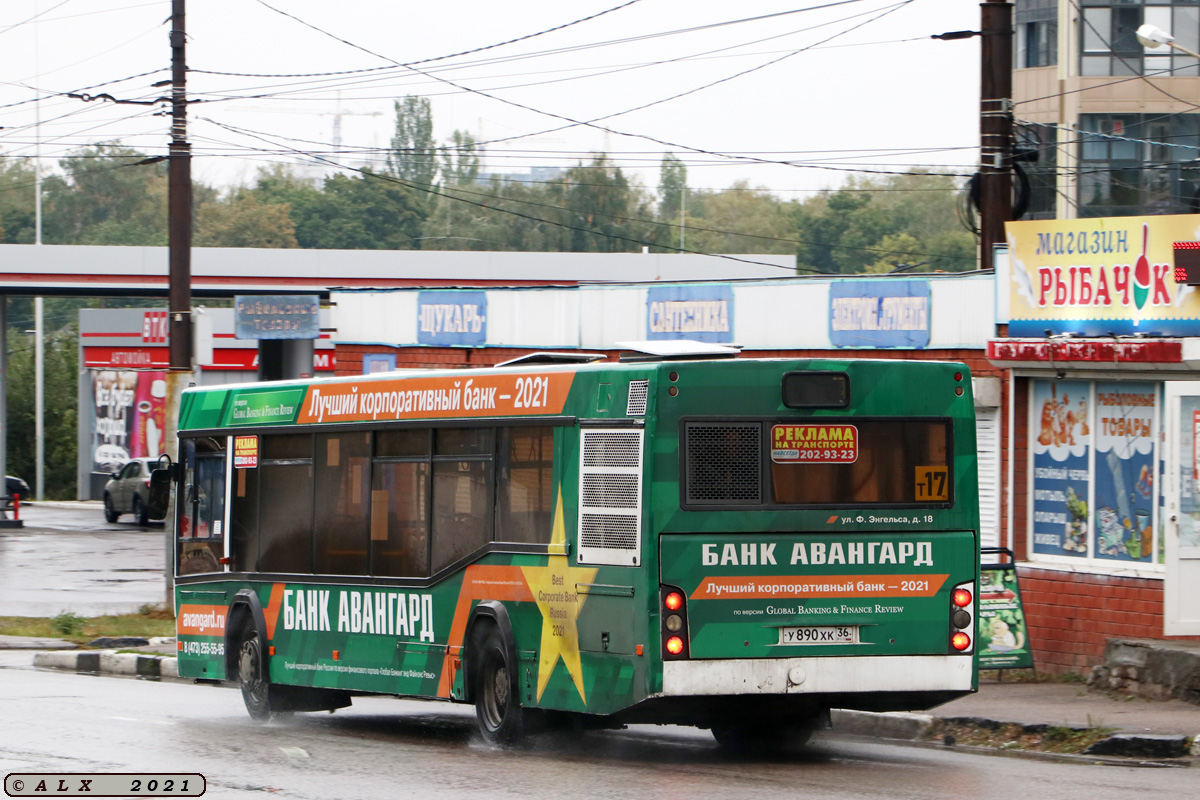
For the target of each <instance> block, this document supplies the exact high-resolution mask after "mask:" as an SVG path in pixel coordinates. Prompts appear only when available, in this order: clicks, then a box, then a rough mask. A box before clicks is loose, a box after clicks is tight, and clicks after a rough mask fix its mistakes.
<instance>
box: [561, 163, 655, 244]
mask: <svg viewBox="0 0 1200 800" xmlns="http://www.w3.org/2000/svg"><path fill="white" fill-rule="evenodd" d="M566 185H567V194H566V201H567V208H568V209H570V211H571V214H570V215H569V216H568V221H569V222H568V224H570V225H572V226H573V228H574V229H573V230H572V231H571V247H570V250H571V251H572V252H575V253H627V252H630V251H636V250H637V249H638V248H639V247H640V245H639V242H645V241H648V240H652V239H654V238H655V237H656V235H657V231H656V229H654V226H650V225H647V224H645V223H642V222H639V221H638V219H635V218H642V219H645V218H647V217H649V216H650V210H649V208H648V203H647V202H646V198H645V195H644V193H642V192H640V191H638V190H636V189H634V188H633V187H631V186H630V185H629V180H628V179H627V178H626V177H625V174H624V173H623V172H622V171H621V169H620V167H614V166H612V164H611V163H610V162H609V160H608V157H607V156H606V155H604V154H597V155H595V156H594V157H593V158H592V163H591V164H589V165H587V166H586V167H585V166H583V165H582V164H581V165H579V166H576V167H572V168H571V169H569V170H567V174H566ZM622 237H624V238H622ZM628 239H634V240H636V241H628Z"/></svg>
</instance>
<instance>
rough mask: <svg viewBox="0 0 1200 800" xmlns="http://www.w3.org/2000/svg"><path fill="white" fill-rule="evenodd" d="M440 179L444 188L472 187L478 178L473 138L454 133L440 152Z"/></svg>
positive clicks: (463, 133)
mask: <svg viewBox="0 0 1200 800" xmlns="http://www.w3.org/2000/svg"><path fill="white" fill-rule="evenodd" d="M442 178H443V182H444V183H445V185H446V186H472V185H474V183H475V181H476V180H478V178H479V152H478V151H477V150H476V149H475V137H474V136H472V135H471V134H469V133H467V132H466V131H455V132H454V133H452V134H451V135H450V141H449V142H448V143H447V145H446V148H445V149H444V150H443V151H442Z"/></svg>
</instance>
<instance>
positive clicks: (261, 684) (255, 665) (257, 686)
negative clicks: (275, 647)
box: [238, 628, 275, 722]
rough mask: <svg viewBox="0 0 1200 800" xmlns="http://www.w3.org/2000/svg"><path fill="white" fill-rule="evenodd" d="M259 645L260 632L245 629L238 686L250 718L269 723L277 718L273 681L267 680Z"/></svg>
mask: <svg viewBox="0 0 1200 800" xmlns="http://www.w3.org/2000/svg"><path fill="white" fill-rule="evenodd" d="M264 664H265V662H264V659H263V654H262V645H261V644H260V643H259V638H258V631H255V630H253V629H249V628H247V629H245V630H244V631H243V634H242V644H241V647H240V648H239V650H238V685H239V686H240V687H241V689H242V702H244V703H245V704H246V711H247V712H249V714H250V718H251V719H254V720H258V721H259V722H268V721H270V719H271V718H272V717H273V716H275V715H274V713H272V711H271V701H270V689H271V681H270V680H269V679H268V678H267V675H266V670H265V666H264Z"/></svg>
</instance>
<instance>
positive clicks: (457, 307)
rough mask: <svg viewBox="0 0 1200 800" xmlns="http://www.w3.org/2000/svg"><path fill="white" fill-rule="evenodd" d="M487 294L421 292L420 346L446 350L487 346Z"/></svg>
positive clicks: (418, 301) (418, 334) (418, 303)
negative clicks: (435, 346)
mask: <svg viewBox="0 0 1200 800" xmlns="http://www.w3.org/2000/svg"><path fill="white" fill-rule="evenodd" d="M487 313H488V310H487V293H486V292H419V293H418V294H417V342H418V343H419V344H429V345H440V346H442V347H450V346H459V347H463V346H467V347H482V346H483V345H485V344H487Z"/></svg>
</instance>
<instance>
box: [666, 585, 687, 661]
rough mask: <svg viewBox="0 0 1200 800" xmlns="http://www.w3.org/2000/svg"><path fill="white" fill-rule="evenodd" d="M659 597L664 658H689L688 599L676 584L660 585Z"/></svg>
mask: <svg viewBox="0 0 1200 800" xmlns="http://www.w3.org/2000/svg"><path fill="white" fill-rule="evenodd" d="M659 599H660V600H661V602H662V607H661V608H660V609H659V616H661V618H662V650H663V658H664V659H677V658H687V657H688V645H687V600H686V599H685V596H684V594H683V592H682V591H681V590H679V589H677V588H675V587H674V586H662V587H659Z"/></svg>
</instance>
